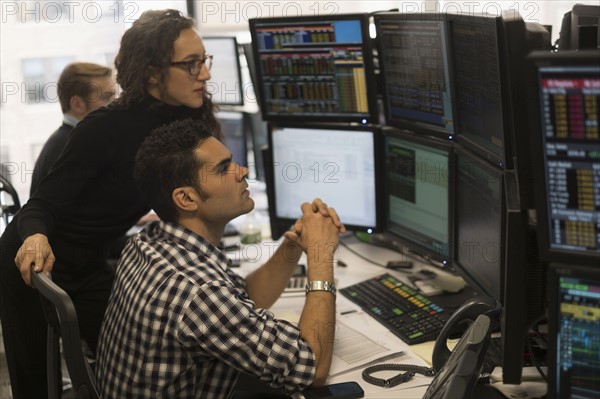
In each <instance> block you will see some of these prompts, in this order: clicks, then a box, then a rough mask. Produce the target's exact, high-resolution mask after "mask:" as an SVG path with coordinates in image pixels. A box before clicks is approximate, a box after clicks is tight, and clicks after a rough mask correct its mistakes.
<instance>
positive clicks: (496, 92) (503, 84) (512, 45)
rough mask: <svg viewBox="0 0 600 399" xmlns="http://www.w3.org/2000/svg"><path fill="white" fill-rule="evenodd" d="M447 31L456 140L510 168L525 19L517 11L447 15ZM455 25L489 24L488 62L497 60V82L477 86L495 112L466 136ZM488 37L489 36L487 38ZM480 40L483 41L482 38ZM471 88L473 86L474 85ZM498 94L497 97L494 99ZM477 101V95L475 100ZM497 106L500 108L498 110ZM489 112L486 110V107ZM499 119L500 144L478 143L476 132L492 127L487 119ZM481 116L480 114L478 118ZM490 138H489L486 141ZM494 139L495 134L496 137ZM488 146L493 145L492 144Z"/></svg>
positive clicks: (520, 88) (496, 163) (488, 158)
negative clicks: (491, 55)
mask: <svg viewBox="0 0 600 399" xmlns="http://www.w3.org/2000/svg"><path fill="white" fill-rule="evenodd" d="M448 23H449V30H450V33H451V36H450V40H451V45H452V52H453V59H454V60H455V67H454V73H455V76H454V82H455V84H456V85H457V92H456V104H455V108H456V116H457V121H458V123H457V141H458V142H459V143H460V144H461V145H463V146H464V147H467V148H469V149H471V150H472V151H474V152H477V153H478V154H481V155H482V156H483V157H485V158H486V159H487V160H488V161H490V162H491V163H493V164H495V165H497V166H498V167H500V168H503V169H512V168H513V167H514V160H513V157H514V151H515V148H514V147H515V145H514V143H513V142H514V137H515V129H516V127H515V112H517V111H518V110H517V109H516V108H517V106H516V102H515V101H516V100H517V99H518V98H519V93H518V91H520V90H522V87H521V84H520V82H521V75H522V74H523V66H524V65H523V60H524V58H525V55H526V54H527V41H526V27H525V22H524V21H523V19H522V18H521V16H520V15H519V14H518V13H517V12H512V13H508V14H504V15H502V16H497V15H490V14H471V13H469V14H464V15H458V14H450V15H448ZM458 24H464V25H466V26H471V27H484V28H489V27H493V29H494V33H493V34H494V36H495V37H494V39H495V44H496V46H497V52H496V53H495V55H496V59H495V60H493V61H492V62H495V63H497V67H498V77H499V79H500V81H499V82H487V81H486V82H481V83H482V84H483V85H485V87H480V88H479V89H481V93H480V95H481V96H482V97H483V99H484V100H485V99H486V98H488V99H489V101H487V104H488V106H490V107H494V108H495V111H500V112H499V113H495V112H494V113H493V114H491V115H488V116H487V117H485V118H488V121H487V123H484V126H481V128H482V130H484V131H481V132H474V134H473V135H466V133H465V129H466V127H465V126H464V124H465V123H466V121H467V119H468V115H464V114H463V115H462V116H461V108H460V100H461V98H460V96H462V94H461V93H462V92H461V87H463V86H464V84H463V83H462V82H461V81H459V76H458V73H457V67H456V62H457V61H456V60H457V59H459V58H460V57H458V55H457V54H456V51H457V48H458V46H456V45H455V42H456V39H455V37H454V28H455V27H456V26H457V25H458ZM488 39H489V38H488ZM481 40H484V38H483V37H482V38H481ZM474 89H475V90H476V89H477V88H474ZM496 96H500V98H499V99H498V98H496ZM475 100H477V98H476V99H475ZM499 108H501V109H499ZM488 112H489V110H488ZM490 117H492V118H494V117H495V118H499V119H500V123H501V131H500V132H499V133H500V134H501V135H502V137H501V140H502V143H500V145H497V146H496V149H495V150H492V149H490V148H487V147H486V145H484V144H483V143H481V142H479V140H480V137H478V136H480V135H485V134H488V133H486V132H485V131H486V130H488V129H490V128H495V127H496V126H495V125H496V124H497V123H496V122H492V121H490V120H489V118H490ZM482 118H484V117H482ZM491 139H492V137H490V140H491ZM496 139H498V137H496ZM491 145H494V144H493V143H492V144H491Z"/></svg>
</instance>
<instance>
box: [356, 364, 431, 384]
mask: <svg viewBox="0 0 600 399" xmlns="http://www.w3.org/2000/svg"><path fill="white" fill-rule="evenodd" d="M390 370H395V371H404V373H399V374H398V375H396V376H395V377H392V378H388V379H383V378H377V377H373V376H372V375H371V374H373V373H377V372H379V371H390ZM415 373H419V374H423V375H426V376H428V377H433V376H434V375H435V370H434V369H433V367H423V366H416V365H413V364H377V365H375V366H371V367H367V368H366V369H364V370H363V372H362V378H363V380H365V381H366V382H368V383H369V384H373V385H377V386H380V387H384V388H391V387H395V386H396V385H398V384H402V383H403V382H407V381H410V380H411V379H412V378H413V377H414V376H415Z"/></svg>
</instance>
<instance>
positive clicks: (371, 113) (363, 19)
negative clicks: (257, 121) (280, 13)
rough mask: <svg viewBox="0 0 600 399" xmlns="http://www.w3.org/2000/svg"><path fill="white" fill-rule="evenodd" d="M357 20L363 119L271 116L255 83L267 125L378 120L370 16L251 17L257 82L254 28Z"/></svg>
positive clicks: (298, 114)
mask: <svg viewBox="0 0 600 399" xmlns="http://www.w3.org/2000/svg"><path fill="white" fill-rule="evenodd" d="M348 20H358V21H360V24H361V34H362V38H363V43H362V48H363V57H364V65H365V82H366V88H367V94H366V95H367V104H368V108H369V109H368V112H367V113H366V114H365V115H364V116H356V115H340V114H336V115H312V114H300V113H290V114H285V115H281V114H274V113H273V112H271V111H270V109H269V107H268V105H267V101H266V96H265V93H264V87H263V85H262V84H258V85H257V86H258V87H255V90H256V91H258V97H259V104H260V109H261V112H262V114H263V119H264V120H265V121H267V122H273V123H300V122H306V123H314V122H317V123H318V122H323V123H335V122H348V123H360V124H364V125H368V124H372V123H377V122H378V121H379V112H378V108H377V81H376V77H375V65H374V55H373V43H372V39H371V36H370V33H369V14H366V13H353V14H333V15H318V16H315V15H313V16H306V15H305V16H290V17H278V18H252V19H250V20H249V27H250V35H251V37H252V55H253V57H254V61H255V63H256V77H257V81H258V82H262V81H263V76H262V75H263V74H262V71H261V67H260V50H259V49H258V40H257V34H256V28H257V25H261V24H273V23H288V24H290V23H307V22H319V21H348Z"/></svg>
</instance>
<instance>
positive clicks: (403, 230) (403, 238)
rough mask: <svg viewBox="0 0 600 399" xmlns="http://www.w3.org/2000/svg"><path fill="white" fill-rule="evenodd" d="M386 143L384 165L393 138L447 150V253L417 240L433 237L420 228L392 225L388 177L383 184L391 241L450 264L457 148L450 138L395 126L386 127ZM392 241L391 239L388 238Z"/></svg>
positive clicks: (452, 253)
mask: <svg viewBox="0 0 600 399" xmlns="http://www.w3.org/2000/svg"><path fill="white" fill-rule="evenodd" d="M383 133H384V138H385V144H384V151H383V160H384V165H385V163H386V162H387V151H388V142H389V140H390V139H391V138H397V139H400V140H404V141H407V142H409V143H412V144H415V145H421V146H425V147H430V148H432V149H434V150H440V151H444V152H447V153H448V169H447V171H446V173H447V177H448V198H447V201H448V230H447V234H448V243H447V253H446V254H445V253H440V252H439V251H436V250H434V249H433V248H431V247H427V246H425V245H422V243H420V242H418V241H417V240H418V239H422V240H426V239H431V238H430V237H426V235H425V234H421V232H419V231H416V230H414V229H412V228H411V226H401V225H399V224H395V225H394V226H393V227H392V226H391V221H390V202H389V197H390V193H389V186H388V182H387V179H385V180H386V181H384V183H383V185H384V187H385V189H384V193H385V195H384V201H383V204H384V206H385V226H384V229H385V235H388V236H390V237H394V238H395V239H394V240H392V242H396V239H397V240H398V241H400V242H399V245H400V247H399V248H398V250H400V251H406V250H408V252H410V253H413V254H417V255H420V256H421V257H423V258H424V259H430V260H433V261H435V262H437V263H440V264H443V265H447V264H451V261H452V259H453V258H454V245H453V242H454V234H453V231H454V227H453V216H454V183H455V181H454V176H455V172H454V170H455V163H454V152H453V149H452V145H451V144H450V142H448V141H447V140H444V139H441V138H436V137H431V136H423V135H419V134H416V133H412V132H409V131H405V130H401V129H396V128H393V127H385V128H383ZM386 170H387V165H385V166H384V171H383V175H384V176H385V177H386V178H387V173H386ZM386 241H389V240H386Z"/></svg>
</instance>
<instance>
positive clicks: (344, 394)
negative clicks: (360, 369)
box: [302, 381, 365, 399]
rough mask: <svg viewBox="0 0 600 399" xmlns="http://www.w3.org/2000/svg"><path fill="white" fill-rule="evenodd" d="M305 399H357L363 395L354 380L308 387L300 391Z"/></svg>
mask: <svg viewBox="0 0 600 399" xmlns="http://www.w3.org/2000/svg"><path fill="white" fill-rule="evenodd" d="M302 395H304V398H305V399H321V398H323V399H324V398H331V399H358V398H363V397H364V396H365V392H364V391H363V390H362V388H361V387H360V385H358V383H356V382H354V381H349V382H341V383H339V384H331V385H325V386H322V387H318V388H309V389H307V390H305V391H302Z"/></svg>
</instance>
